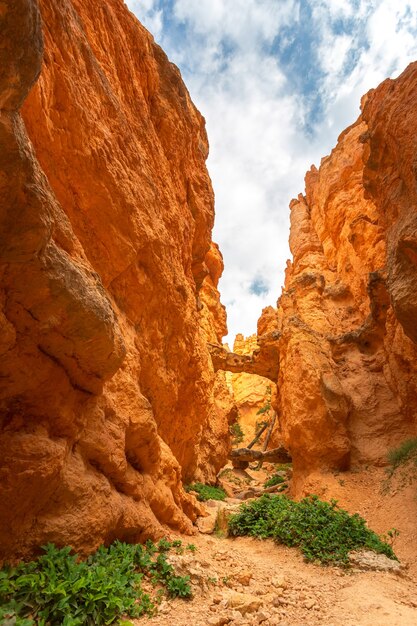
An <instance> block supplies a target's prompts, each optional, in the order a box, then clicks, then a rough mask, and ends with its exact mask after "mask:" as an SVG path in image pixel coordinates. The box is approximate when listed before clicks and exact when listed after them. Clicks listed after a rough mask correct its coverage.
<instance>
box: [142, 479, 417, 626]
mask: <svg viewBox="0 0 417 626" xmlns="http://www.w3.org/2000/svg"><path fill="white" fill-rule="evenodd" d="M250 474H251V473H249V475H250ZM253 476H255V480H252V483H251V486H252V487H255V488H259V486H260V484H261V483H262V481H263V480H264V477H265V474H264V473H262V472H261V473H257V474H254V473H252V477H253ZM238 477H239V474H238ZM315 481H316V484H315V487H316V488H318V478H317V477H316V478H314V477H313V478H312V480H311V483H312V484H314V483H315ZM247 482H250V480H249V481H247ZM409 482H410V481H409ZM409 482H407V481H405V480H404V478H403V477H401V476H397V477H394V479H391V481H389V482H388V483H387V480H386V474H385V473H384V470H382V469H374V470H372V471H363V472H357V473H344V474H343V477H342V476H328V480H327V484H326V481H325V480H323V479H322V481H321V483H320V489H321V491H322V493H321V494H320V495H321V497H328V496H329V494H328V491H329V490H336V491H337V493H336V494H334V495H335V496H336V497H337V498H338V499H339V501H340V504H341V505H342V506H344V507H345V508H347V509H348V510H350V511H351V512H355V511H357V512H359V513H361V514H362V515H364V516H365V517H366V519H367V520H368V523H369V525H370V526H371V527H372V528H374V529H375V530H376V531H377V532H380V533H382V532H384V531H385V532H386V531H387V530H389V529H390V528H392V527H395V528H397V529H398V530H399V532H400V534H399V536H398V537H397V538H396V539H395V543H394V549H395V551H396V553H397V554H398V556H399V558H400V560H401V568H399V569H398V570H397V571H363V570H360V569H358V567H352V568H351V569H349V570H343V569H340V568H336V567H321V566H318V565H313V564H311V563H307V562H305V561H304V560H303V557H302V556H301V554H300V553H299V552H298V551H297V550H296V549H291V548H287V547H285V546H278V545H276V544H275V543H274V542H273V541H271V540H266V541H260V540H256V539H252V538H247V537H243V538H228V537H225V536H224V534H222V533H221V532H220V533H219V532H217V533H216V532H215V533H214V534H206V533H199V534H196V535H195V536H194V537H192V538H184V539H185V541H186V542H188V541H191V542H192V543H193V544H194V545H195V546H196V551H195V552H193V553H190V551H187V550H186V551H185V553H184V554H183V555H175V556H173V557H171V559H173V561H174V562H175V565H176V568H177V569H178V571H179V572H180V573H181V574H189V575H190V577H191V581H192V586H193V594H194V595H193V598H192V599H191V600H190V601H184V600H177V599H176V600H170V601H163V602H162V604H161V605H160V607H159V611H158V615H157V616H155V617H153V618H151V619H150V620H147V623H149V624H150V625H154V626H162V625H164V626H165V624H170V626H185V625H187V626H223V625H224V624H230V626H252V625H257V624H263V625H264V626H278V625H279V626H319V625H325V626H342V625H343V626H415V624H417V597H416V594H415V583H416V579H417V576H416V574H417V568H416V561H417V559H416V556H417V554H416V552H417V548H416V526H415V519H416V508H417V502H416V493H417V491H416V487H415V484H412V483H413V481H411V483H410V484H409ZM237 483H238V481H236V489H237V488H238V487H239V485H238V484H237ZM256 483H258V484H256ZM336 485H338V487H339V488H338V489H337V488H336ZM232 506H235V505H233V503H232ZM209 508H210V507H209ZM135 623H136V624H138V625H139V624H140V623H141V621H140V620H139V621H137V622H135ZM142 623H143V622H142Z"/></svg>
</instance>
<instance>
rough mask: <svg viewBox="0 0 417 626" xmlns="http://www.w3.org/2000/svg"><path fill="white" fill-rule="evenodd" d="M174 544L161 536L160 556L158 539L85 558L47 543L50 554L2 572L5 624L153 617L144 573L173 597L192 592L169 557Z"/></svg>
mask: <svg viewBox="0 0 417 626" xmlns="http://www.w3.org/2000/svg"><path fill="white" fill-rule="evenodd" d="M170 548H171V544H170V543H169V542H168V541H167V540H165V539H164V540H161V541H160V542H159V544H158V549H159V554H158V556H157V558H156V559H155V560H154V559H153V556H154V555H155V553H156V551H157V549H156V547H155V545H154V544H153V543H152V542H147V543H146V546H141V545H132V544H126V543H122V542H119V541H116V542H115V543H114V544H112V545H111V546H109V547H108V548H106V547H104V546H101V547H100V548H99V549H98V550H97V552H96V553H95V554H93V555H91V556H89V557H88V559H87V560H86V561H80V560H79V558H78V556H77V555H72V554H71V548H69V547H66V548H57V547H55V546H54V545H53V544H48V545H47V546H43V551H44V554H42V555H41V556H40V557H39V558H38V559H37V560H36V561H31V562H30V563H21V564H20V565H18V566H16V567H10V566H6V567H4V568H3V569H2V570H0V607H1V608H0V618H1V620H2V623H3V624H10V626H12V625H13V626H31V625H34V624H37V625H39V626H46V625H48V626H56V625H59V624H61V625H62V626H81V625H86V626H97V625H100V624H112V623H114V622H115V621H116V620H118V618H120V617H121V616H122V615H129V616H130V617H140V616H141V615H149V616H151V615H153V614H154V612H155V598H152V597H151V596H150V595H149V594H147V593H145V592H144V591H143V589H142V586H141V583H142V579H143V577H144V575H147V576H151V581H152V582H153V583H154V585H155V586H156V585H159V586H160V588H161V586H162V589H165V592H166V593H167V594H168V595H170V596H179V597H182V598H186V597H190V595H191V587H190V585H189V577H187V576H185V577H179V576H176V575H175V572H174V569H173V567H172V565H170V564H169V563H168V562H167V560H166V552H168V550H169V549H170ZM157 594H158V591H157V592H156V596H157ZM119 623H122V624H123V623H124V624H128V623H129V622H126V621H125V622H123V620H121V621H120V622H119Z"/></svg>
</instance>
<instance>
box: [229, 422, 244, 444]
mask: <svg viewBox="0 0 417 626" xmlns="http://www.w3.org/2000/svg"><path fill="white" fill-rule="evenodd" d="M229 432H230V434H231V435H232V446H238V445H239V444H240V443H242V441H243V440H244V438H245V433H244V432H243V430H242V427H241V425H240V424H239V422H235V423H234V424H232V425H231V426H229Z"/></svg>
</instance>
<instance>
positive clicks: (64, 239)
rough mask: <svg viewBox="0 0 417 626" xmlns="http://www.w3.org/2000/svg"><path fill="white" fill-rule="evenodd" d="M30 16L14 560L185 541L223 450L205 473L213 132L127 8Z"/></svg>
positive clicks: (3, 382)
mask: <svg viewBox="0 0 417 626" xmlns="http://www.w3.org/2000/svg"><path fill="white" fill-rule="evenodd" d="M39 8H40V13H41V16H42V28H41V23H40V17H39V13H38V5H37V3H36V1H35V0H5V1H4V2H2V3H1V7H0V26H1V32H2V37H3V42H4V45H3V44H2V47H1V49H0V61H1V63H0V107H1V113H0V144H1V151H0V238H1V242H2V246H1V249H0V353H1V359H0V459H1V461H0V463H1V465H0V476H1V481H0V520H1V524H0V554H1V557H7V558H8V557H10V556H13V557H16V556H27V555H29V554H31V553H32V552H33V550H34V549H35V548H36V546H38V545H40V544H44V543H46V542H47V541H54V542H56V543H58V544H61V545H62V544H70V545H72V546H74V548H76V549H77V550H79V551H82V552H88V551H91V550H92V549H94V548H95V547H97V546H98V545H99V544H100V543H102V542H103V541H104V542H109V541H112V540H113V539H115V538H116V537H118V538H120V539H122V540H134V541H136V540H142V539H144V538H146V537H149V536H157V535H158V534H161V533H162V532H164V531H163V527H164V526H169V527H173V528H176V529H179V530H181V531H184V532H190V531H191V526H192V520H193V519H194V518H195V516H196V513H197V504H196V501H195V500H194V498H192V497H191V496H188V495H187V494H186V493H185V492H184V491H183V489H182V484H181V483H182V479H184V480H186V481H188V480H191V479H192V478H193V477H194V476H195V475H196V474H198V476H199V477H200V478H204V477H208V478H212V476H213V474H214V473H215V471H216V467H217V466H219V465H221V464H222V463H223V460H224V459H222V454H223V455H224V457H225V455H226V449H227V445H228V444H227V434H226V433H225V432H223V437H224V438H225V444H224V446H223V449H219V450H218V455H217V458H216V461H215V463H216V467H214V468H213V466H212V463H213V452H212V449H211V448H213V445H214V444H213V442H212V438H213V427H212V426H211V423H212V420H213V415H216V416H217V418H216V419H217V426H216V428H217V431H216V433H217V434H216V436H217V435H218V434H219V433H220V432H222V429H223V431H225V429H226V425H227V417H226V418H225V416H224V415H223V416H219V415H218V413H219V407H218V406H216V405H215V402H214V395H213V394H214V392H213V386H214V384H215V375H214V372H213V368H212V365H211V360H210V357H209V354H208V351H207V348H206V334H205V331H204V330H203V331H202V330H201V328H200V322H201V313H199V309H201V302H200V301H199V297H198V292H199V290H200V288H201V286H202V285H203V284H204V281H205V279H206V277H207V280H211V279H212V278H213V276H214V277H215V276H216V275H217V279H218V273H219V272H220V271H221V263H219V262H217V266H216V261H213V259H212V253H211V252H210V245H211V228H212V225H213V219H214V209H213V192H212V189H211V184H210V179H209V177H208V174H207V171H206V167H205V159H206V157H207V154H208V143H207V137H206V132H205V125H204V119H203V118H202V116H201V115H200V114H199V112H198V111H197V110H196V109H195V107H194V106H193V104H192V102H191V101H190V97H189V94H188V92H187V90H186V88H185V86H184V84H183V82H182V80H181V77H180V74H179V71H178V69H177V68H176V67H175V66H173V65H172V64H171V63H169V61H168V59H167V57H166V55H165V54H164V52H163V51H162V50H161V49H160V48H159V47H158V46H157V45H156V44H155V43H154V41H153V38H152V37H151V35H150V34H149V33H148V32H147V31H146V30H145V29H144V28H143V27H142V26H141V25H140V24H139V23H138V21H137V20H136V18H134V16H133V15H132V14H130V13H129V11H128V10H127V8H126V6H125V5H124V3H123V1H122V0H105V1H104V0H40V1H39ZM41 33H43V39H44V52H42V47H43V44H42V34H41ZM42 59H43V61H42ZM39 73H40V77H39V79H38V80H37V82H36V84H35V86H34V87H33V88H32V90H31V91H30V94H29V96H28V97H27V95H28V92H29V90H30V89H31V87H32V85H33V84H34V83H35V81H36V79H37V77H38V75H39ZM25 98H26V100H25ZM24 100H25V102H24V105H23V108H22V110H21V115H20V108H21V106H22V103H23V101H24ZM206 260H207V261H208V263H207V264H206ZM214 266H216V270H215V271H214V269H213V268H214ZM209 272H211V273H209ZM214 282H215V281H214ZM212 296H213V298H215V297H217V296H216V293H213V294H212ZM210 306H212V308H213V306H214V305H213V303H211V305H210ZM220 310H221V309H220ZM213 319H214V318H213ZM223 321H224V320H223ZM213 323H214V322H213ZM216 323H217V326H218V328H217V331H218V332H220V330H219V327H220V325H221V324H220V321H219V320H217V321H216ZM217 331H216V332H217Z"/></svg>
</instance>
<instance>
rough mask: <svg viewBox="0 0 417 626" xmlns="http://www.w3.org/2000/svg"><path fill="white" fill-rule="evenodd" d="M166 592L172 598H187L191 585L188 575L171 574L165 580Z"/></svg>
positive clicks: (189, 594)
mask: <svg viewBox="0 0 417 626" xmlns="http://www.w3.org/2000/svg"><path fill="white" fill-rule="evenodd" d="M166 588H167V591H168V594H169V595H170V596H171V597H172V598H189V597H190V596H191V586H190V577H189V576H171V577H170V578H168V580H167V581H166Z"/></svg>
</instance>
